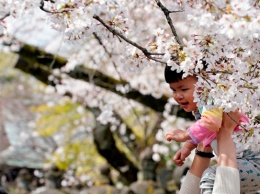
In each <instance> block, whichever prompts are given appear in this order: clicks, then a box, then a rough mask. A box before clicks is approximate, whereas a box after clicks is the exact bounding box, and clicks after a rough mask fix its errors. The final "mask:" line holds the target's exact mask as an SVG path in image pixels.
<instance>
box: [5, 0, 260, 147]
mask: <svg viewBox="0 0 260 194" xmlns="http://www.w3.org/2000/svg"><path fill="white" fill-rule="evenodd" d="M259 8H260V3H259V0H239V1H238V0H231V1H223V0H216V1H210V0H207V1H206V0H195V1H189V0H176V1H170V0H162V1H160V0H155V1H148V0H144V1H141V2H140V1H137V0H131V1H123V0H111V1H105V0H41V1H40V0H38V1H37V0H23V1H21V0H1V1H0V13H1V17H0V18H1V25H0V34H1V43H2V47H1V48H2V50H11V51H12V50H16V51H17V50H19V49H20V46H22V45H23V44H21V42H19V39H17V38H16V37H17V36H16V31H15V30H14V27H13V26H15V23H16V22H17V21H21V20H25V18H30V19H31V20H32V19H33V18H39V15H40V18H41V20H44V21H46V22H47V23H48V25H49V26H50V28H52V29H55V30H56V31H58V32H60V35H61V37H62V40H63V42H66V43H70V44H73V45H74V46H75V47H77V48H78V49H77V50H76V51H75V52H74V53H73V54H71V55H70V56H69V57H68V61H67V63H66V64H65V65H63V66H61V67H56V66H55V65H54V62H53V63H50V66H49V67H48V68H49V69H51V70H52V71H51V72H52V74H51V75H50V76H49V77H48V79H49V81H50V82H53V83H55V90H56V91H57V92H58V93H60V94H66V93H70V94H71V96H72V97H73V98H74V99H81V100H83V102H84V103H85V104H86V105H88V106H89V107H98V108H99V109H100V110H101V113H100V114H99V116H98V117H97V120H98V121H100V122H102V123H103V124H107V123H110V124H111V125H112V126H111V128H117V127H115V126H117V124H118V120H117V119H116V117H115V114H114V111H115V110H121V111H123V112H124V113H127V112H128V111H129V110H130V109H132V107H133V106H134V107H138V106H139V104H138V103H136V102H133V101H131V103H128V101H127V102H126V103H121V104H119V103H117V102H118V100H119V99H121V98H118V96H116V95H111V94H108V93H107V91H103V90H101V89H100V87H96V86H95V85H93V84H91V78H93V77H94V76H95V72H97V71H98V72H102V73H104V74H106V75H109V76H112V77H114V78H115V79H117V80H126V81H127V82H125V84H122V83H116V84H115V86H116V91H118V92H120V93H125V95H127V94H128V93H130V92H131V91H134V90H138V91H139V92H140V93H141V94H143V95H146V94H149V95H151V96H152V97H154V98H158V99H160V98H161V97H162V96H164V95H168V96H169V95H170V91H169V88H168V86H167V84H165V82H164V77H163V69H164V67H165V65H169V66H172V69H176V70H179V71H180V70H182V71H184V72H185V74H184V77H185V76H187V75H193V74H196V75H197V76H198V82H197V84H196V91H195V93H194V97H195V101H196V102H197V103H198V105H205V106H207V107H208V108H216V107H221V108H223V110H224V111H226V112H229V111H232V110H235V109H236V108H240V109H241V110H242V111H243V112H245V113H246V114H247V115H248V117H249V118H250V121H251V122H250V124H247V125H246V124H245V126H243V128H244V129H245V130H246V133H244V134H243V135H242V136H240V139H239V141H238V142H237V145H238V146H239V145H243V146H247V147H250V148H252V149H254V148H256V147H258V145H259V143H260V142H259V139H260V138H259V134H260V133H259V127H260V126H259V124H258V123H259V122H258V121H257V120H256V116H257V115H258V114H259V107H260V89H259V84H260V78H259V76H260V66H259V56H260V55H259V54H260V39H259V33H260V28H259V23H260V12H259ZM39 13H41V14H39ZM186 29H187V30H186ZM183 33H185V35H184V34H183ZM201 59H203V60H205V61H206V62H207V68H206V69H204V68H203V65H202V63H201ZM53 61H55V60H53ZM77 68H91V69H92V70H93V71H91V72H88V75H89V77H90V82H89V83H85V82H84V83H83V82H82V81H79V80H75V79H73V78H72V77H69V76H68V74H70V73H71V72H73V71H75V69H77ZM209 102H211V103H209ZM173 105H175V102H174V101H173V100H172V99H170V98H169V101H168V103H167V104H166V105H165V109H164V110H163V117H164V121H163V122H162V124H161V126H160V129H159V130H158V134H157V137H158V138H159V136H160V135H159V134H163V130H167V129H168V128H170V127H172V126H171V125H170V124H169V123H170V121H172V120H174V119H175V117H173V115H171V114H170V112H171V110H172V108H171V107H172V106H173ZM159 139H160V138H159ZM161 139H162V138H161Z"/></svg>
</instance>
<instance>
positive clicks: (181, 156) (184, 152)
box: [173, 142, 197, 166]
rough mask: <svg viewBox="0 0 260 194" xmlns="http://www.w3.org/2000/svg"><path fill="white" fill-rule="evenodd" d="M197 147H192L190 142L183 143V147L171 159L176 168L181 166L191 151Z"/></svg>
mask: <svg viewBox="0 0 260 194" xmlns="http://www.w3.org/2000/svg"><path fill="white" fill-rule="evenodd" d="M196 147H197V145H194V144H192V143H190V142H185V144H184V145H183V147H182V148H181V149H180V150H179V151H177V152H176V154H175V155H174V157H173V162H174V164H176V165H177V166H182V165H183V163H184V161H185V159H186V158H187V157H188V156H189V155H190V153H191V151H192V150H193V149H194V148H196Z"/></svg>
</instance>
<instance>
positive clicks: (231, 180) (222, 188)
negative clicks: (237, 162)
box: [212, 166, 240, 194]
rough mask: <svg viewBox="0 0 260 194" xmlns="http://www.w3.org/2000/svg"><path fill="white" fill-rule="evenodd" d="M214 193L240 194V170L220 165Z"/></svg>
mask: <svg viewBox="0 0 260 194" xmlns="http://www.w3.org/2000/svg"><path fill="white" fill-rule="evenodd" d="M212 194H240V178H239V172H238V170H237V169H236V168H232V167H228V166H218V167H217V171H216V177H215V183H214V188H213V192H212Z"/></svg>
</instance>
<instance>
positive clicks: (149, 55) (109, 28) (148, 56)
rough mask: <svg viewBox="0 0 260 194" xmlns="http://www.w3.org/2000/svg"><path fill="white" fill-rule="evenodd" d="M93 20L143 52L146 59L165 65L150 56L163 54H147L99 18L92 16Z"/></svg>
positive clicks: (142, 48)
mask: <svg viewBox="0 0 260 194" xmlns="http://www.w3.org/2000/svg"><path fill="white" fill-rule="evenodd" d="M93 18H94V19H96V20H98V21H99V22H100V23H101V24H102V25H103V26H105V27H106V28H107V29H108V30H109V31H110V32H111V33H112V34H114V35H115V36H117V37H119V38H121V39H123V40H124V41H125V42H127V43H129V44H131V45H132V46H134V47H136V48H138V49H139V50H141V51H142V52H143V54H144V55H145V56H146V57H147V58H148V59H151V60H153V61H156V62H159V63H162V64H166V62H164V61H161V60H159V59H157V58H155V57H152V55H163V53H151V52H149V51H148V50H147V49H146V48H144V47H142V46H140V45H138V44H137V43H135V42H133V41H131V40H129V39H128V38H126V37H125V36H124V35H122V34H121V33H119V32H118V31H117V30H115V29H114V28H112V27H110V26H109V25H107V24H106V23H105V22H104V21H103V20H102V19H101V18H100V17H99V16H97V15H94V16H93Z"/></svg>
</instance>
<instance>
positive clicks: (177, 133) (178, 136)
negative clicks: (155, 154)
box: [166, 129, 191, 142]
mask: <svg viewBox="0 0 260 194" xmlns="http://www.w3.org/2000/svg"><path fill="white" fill-rule="evenodd" d="M190 139H191V138H190V136H189V134H188V133H187V131H183V130H181V129H174V130H171V131H168V132H167V133H166V140H167V141H171V140H174V141H176V142H185V141H187V140H190Z"/></svg>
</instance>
